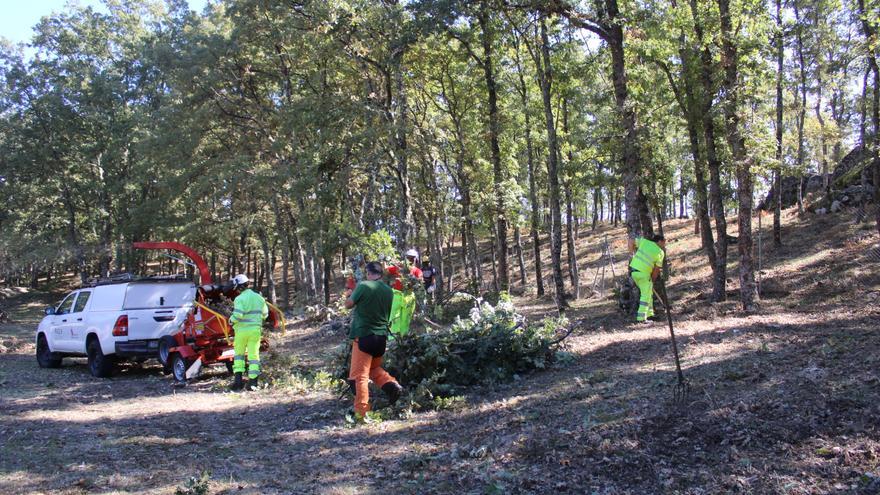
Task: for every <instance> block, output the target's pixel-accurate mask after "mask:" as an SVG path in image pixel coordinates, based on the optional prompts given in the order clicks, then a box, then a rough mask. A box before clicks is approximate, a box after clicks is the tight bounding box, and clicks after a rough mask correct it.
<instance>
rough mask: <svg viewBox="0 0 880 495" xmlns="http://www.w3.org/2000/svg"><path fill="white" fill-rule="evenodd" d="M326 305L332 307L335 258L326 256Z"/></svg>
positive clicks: (324, 284) (324, 277)
mask: <svg viewBox="0 0 880 495" xmlns="http://www.w3.org/2000/svg"><path fill="white" fill-rule="evenodd" d="M322 278H323V279H324V280H323V282H324V283H323V286H324V304H325V305H328V306H329V305H330V281H331V279H332V278H333V256H332V255H324V276H323V277H322Z"/></svg>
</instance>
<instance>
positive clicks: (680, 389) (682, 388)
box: [654, 280, 691, 402]
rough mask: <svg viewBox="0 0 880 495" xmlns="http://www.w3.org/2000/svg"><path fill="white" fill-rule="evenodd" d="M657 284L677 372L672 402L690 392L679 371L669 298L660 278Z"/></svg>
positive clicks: (689, 387) (679, 400) (685, 397)
mask: <svg viewBox="0 0 880 495" xmlns="http://www.w3.org/2000/svg"><path fill="white" fill-rule="evenodd" d="M657 286H658V287H659V289H660V290H659V291H658V290H657V288H655V289H654V294H655V295H657V298H658V299H660V302H662V303H663V309H664V310H666V321H667V322H668V323H669V336H670V339H671V340H672V355H673V356H674V357H675V372H676V373H677V374H678V383H677V384H676V385H675V390H674V391H673V396H672V400H673V401H674V402H684V401H685V400H686V399H687V398H688V396H689V395H690V393H691V386H690V384H689V383H688V382H687V380H685V379H684V373H682V372H681V360H680V359H679V357H678V344H677V343H676V342H675V330H673V328H672V311H671V310H670V308H669V299H668V298H667V297H666V284H664V283H663V281H662V280H660V282H659V283H658V284H657Z"/></svg>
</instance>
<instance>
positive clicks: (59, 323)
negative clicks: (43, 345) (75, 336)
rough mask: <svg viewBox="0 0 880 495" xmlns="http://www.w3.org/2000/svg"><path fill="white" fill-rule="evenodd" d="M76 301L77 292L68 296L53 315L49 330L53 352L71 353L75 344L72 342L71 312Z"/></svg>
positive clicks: (50, 345)
mask: <svg viewBox="0 0 880 495" xmlns="http://www.w3.org/2000/svg"><path fill="white" fill-rule="evenodd" d="M75 299H76V292H71V293H70V294H68V295H67V297H65V298H64V299H63V300H62V301H61V304H59V305H58V307H56V308H55V314H54V315H52V326H51V328H50V329H49V336H48V339H49V347H50V348H51V349H52V350H53V351H56V352H57V351H62V352H71V351H72V350H73V343H72V342H71V340H70V322H71V317H70V311H71V310H72V309H73V301H74V300H75Z"/></svg>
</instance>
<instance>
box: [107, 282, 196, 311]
mask: <svg viewBox="0 0 880 495" xmlns="http://www.w3.org/2000/svg"><path fill="white" fill-rule="evenodd" d="M195 297H196V287H195V286H194V285H192V284H191V283H188V282H184V283H179V282H178V283H150V282H146V283H131V284H128V289H126V291H125V302H124V303H123V305H122V309H126V310H128V309H168V308H180V307H182V306H189V305H191V304H192V303H193V300H194V299H195Z"/></svg>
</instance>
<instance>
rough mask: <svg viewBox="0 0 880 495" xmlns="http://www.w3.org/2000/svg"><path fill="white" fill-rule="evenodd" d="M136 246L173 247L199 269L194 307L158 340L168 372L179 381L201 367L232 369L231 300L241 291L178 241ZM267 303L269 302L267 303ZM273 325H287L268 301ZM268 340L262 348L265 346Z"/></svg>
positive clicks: (261, 344)
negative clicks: (218, 277)
mask: <svg viewBox="0 0 880 495" xmlns="http://www.w3.org/2000/svg"><path fill="white" fill-rule="evenodd" d="M132 247H133V248H135V249H157V250H170V251H175V252H177V253H180V254H183V255H184V256H186V257H188V258H189V259H190V260H191V261H192V263H191V265H192V266H194V267H195V268H196V270H197V272H198V279H199V281H198V290H197V291H196V299H195V300H194V301H193V307H192V310H191V311H189V313H188V314H187V316H186V319H185V320H184V323H183V325H181V328H180V330H179V331H178V332H176V333H174V334H172V335H166V336H164V337H162V339H161V340H160V341H159V361H160V362H161V363H162V365H163V366H164V370H165V371H166V372H170V373H172V374H173V375H174V379H175V380H177V381H178V382H181V383H185V382H186V380H188V379H191V378H194V377H195V376H197V375H198V374H199V371H200V370H201V368H202V366H206V365H211V364H219V363H223V364H225V365H226V369H227V370H229V372H230V373H231V372H232V360H233V358H234V355H235V352H234V350H233V346H232V344H233V340H234V339H235V331H234V330H233V328H232V325H231V324H230V323H229V314H231V311H232V301H233V300H235V297H236V296H238V291H237V290H236V289H235V288H234V286H233V285H232V284H231V283H227V284H215V283H213V282H212V280H211V271H210V270H209V269H208V264H207V263H205V260H204V259H203V258H202V257H201V256H200V255H199V254H198V253H197V252H196V251H195V250H194V249H192V248H190V247H188V246H185V245H183V244H180V243H178V242H135V243H133V244H132ZM267 304H268V303H267ZM266 325H268V326H270V328H281V329H283V328H284V313H283V312H282V311H281V310H279V309H278V308H277V307H275V306H274V305H272V304H269V318H268V320H267V322H266ZM266 347H267V342H266V341H265V339H264V340H263V342H261V343H260V348H261V349H265V348H266Z"/></svg>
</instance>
